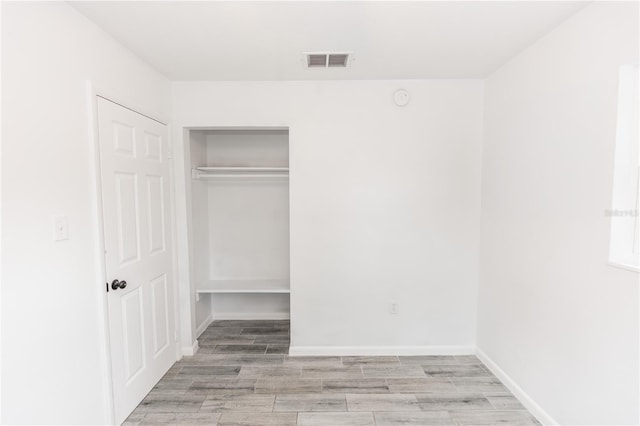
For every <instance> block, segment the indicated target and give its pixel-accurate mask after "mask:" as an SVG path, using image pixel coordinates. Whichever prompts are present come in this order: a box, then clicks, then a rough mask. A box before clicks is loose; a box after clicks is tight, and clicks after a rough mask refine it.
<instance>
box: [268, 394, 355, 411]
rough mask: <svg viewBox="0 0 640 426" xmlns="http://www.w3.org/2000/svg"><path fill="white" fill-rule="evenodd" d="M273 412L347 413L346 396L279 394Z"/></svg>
mask: <svg viewBox="0 0 640 426" xmlns="http://www.w3.org/2000/svg"><path fill="white" fill-rule="evenodd" d="M273 411H274V412H276V411H294V412H298V411H305V412H310V411H331V412H335V411H347V401H346V398H345V395H344V394H302V395H300V394H279V395H277V396H276V402H275V405H274V407H273Z"/></svg>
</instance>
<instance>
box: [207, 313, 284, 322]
mask: <svg viewBox="0 0 640 426" xmlns="http://www.w3.org/2000/svg"><path fill="white" fill-rule="evenodd" d="M290 317H291V315H289V313H288V312H265V313H254V312H218V313H215V312H214V313H213V320H288V319H289V318H290Z"/></svg>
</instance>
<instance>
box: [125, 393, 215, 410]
mask: <svg viewBox="0 0 640 426" xmlns="http://www.w3.org/2000/svg"><path fill="white" fill-rule="evenodd" d="M204 399H205V396H204V395H194V394H190V395H148V396H147V397H146V398H145V399H143V400H142V402H141V403H140V405H138V407H137V408H136V411H138V412H144V413H149V412H156V413H157V412H163V413H189V412H194V413H195V412H198V410H200V407H201V406H202V403H203V402H204Z"/></svg>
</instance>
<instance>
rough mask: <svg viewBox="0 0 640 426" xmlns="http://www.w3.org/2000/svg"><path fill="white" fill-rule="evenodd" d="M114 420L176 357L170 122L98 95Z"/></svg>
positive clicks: (136, 401)
mask: <svg viewBox="0 0 640 426" xmlns="http://www.w3.org/2000/svg"><path fill="white" fill-rule="evenodd" d="M98 131H99V139H100V167H101V176H102V210H103V217H104V238H105V259H106V275H107V280H108V282H107V289H108V296H107V299H108V305H109V328H110V343H111V363H112V380H113V394H114V395H113V396H114V403H115V420H116V422H117V423H118V424H120V423H122V422H123V421H124V420H125V419H126V418H127V416H128V415H129V414H130V413H131V412H132V411H133V409H134V408H135V407H136V406H137V405H138V404H139V403H140V401H142V399H143V398H144V396H145V395H146V394H147V393H148V392H149V391H150V390H151V388H153V386H154V385H155V384H156V383H157V382H158V381H159V380H160V378H161V377H162V376H163V375H164V373H165V372H166V371H167V370H168V369H169V368H170V367H171V365H172V364H173V363H174V362H175V360H176V348H175V338H174V320H173V306H174V305H173V297H172V296H173V291H172V285H173V284H172V277H173V270H172V257H171V233H170V223H171V221H170V213H171V211H170V208H169V163H168V161H167V156H166V153H167V127H166V126H165V125H163V124H160V123H158V122H157V121H154V120H152V119H150V118H147V117H145V116H143V115H141V114H138V113H136V112H133V111H131V110H129V109H126V108H124V107H122V106H120V105H118V104H115V103H113V102H110V101H108V100H105V99H103V98H100V97H98Z"/></svg>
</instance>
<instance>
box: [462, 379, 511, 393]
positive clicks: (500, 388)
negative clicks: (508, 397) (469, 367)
mask: <svg viewBox="0 0 640 426" xmlns="http://www.w3.org/2000/svg"><path fill="white" fill-rule="evenodd" d="M451 381H452V382H453V384H454V385H455V387H456V388H457V389H458V391H460V392H467V393H474V392H502V393H509V390H508V389H507V388H506V387H505V386H504V385H503V384H502V383H501V382H500V380H498V379H497V378H495V377H452V378H451Z"/></svg>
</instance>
